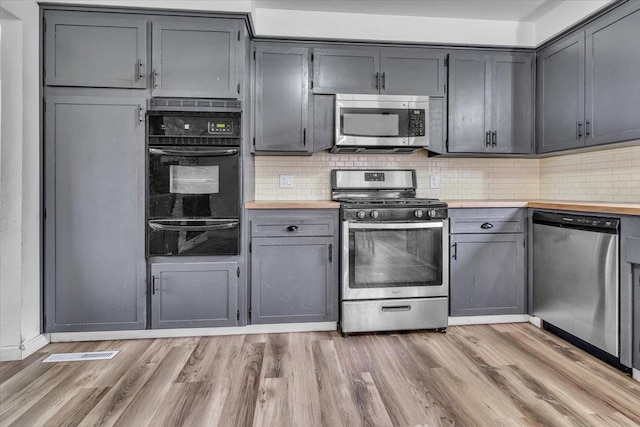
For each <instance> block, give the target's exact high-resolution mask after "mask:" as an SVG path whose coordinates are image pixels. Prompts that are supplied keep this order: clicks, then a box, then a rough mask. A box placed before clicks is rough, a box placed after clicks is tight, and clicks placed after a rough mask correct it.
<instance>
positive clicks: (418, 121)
mask: <svg viewBox="0 0 640 427" xmlns="http://www.w3.org/2000/svg"><path fill="white" fill-rule="evenodd" d="M409 136H425V123H424V110H415V109H414V110H409Z"/></svg>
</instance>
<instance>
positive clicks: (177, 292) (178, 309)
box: [151, 262, 238, 328]
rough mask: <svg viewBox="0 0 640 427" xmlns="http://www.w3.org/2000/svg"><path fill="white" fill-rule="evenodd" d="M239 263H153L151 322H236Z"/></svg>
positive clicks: (192, 325)
mask: <svg viewBox="0 0 640 427" xmlns="http://www.w3.org/2000/svg"><path fill="white" fill-rule="evenodd" d="M237 272H238V263H236V262H200V263H187V262H185V263H167V264H164V263H163V264H151V326H152V327H153V328H202V327H211V326H236V324H237V320H236V319H237V317H236V316H237V307H238V304H237V286H238V276H237Z"/></svg>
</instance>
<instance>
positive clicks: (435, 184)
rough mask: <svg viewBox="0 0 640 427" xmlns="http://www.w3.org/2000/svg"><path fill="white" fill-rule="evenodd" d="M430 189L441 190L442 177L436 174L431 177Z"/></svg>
mask: <svg viewBox="0 0 640 427" xmlns="http://www.w3.org/2000/svg"><path fill="white" fill-rule="evenodd" d="M429 188H432V189H436V188H440V175H438V174H435V173H432V174H431V175H429Z"/></svg>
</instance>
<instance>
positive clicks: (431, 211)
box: [429, 209, 438, 218]
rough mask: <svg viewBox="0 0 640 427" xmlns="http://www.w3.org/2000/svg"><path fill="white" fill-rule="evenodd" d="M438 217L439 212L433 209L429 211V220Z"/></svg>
mask: <svg viewBox="0 0 640 427" xmlns="http://www.w3.org/2000/svg"><path fill="white" fill-rule="evenodd" d="M437 215H438V211H436V210H435V209H431V210H430V211H429V218H435V217H436V216H437Z"/></svg>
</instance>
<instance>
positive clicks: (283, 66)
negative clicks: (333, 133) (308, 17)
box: [254, 43, 313, 154]
mask: <svg viewBox="0 0 640 427" xmlns="http://www.w3.org/2000/svg"><path fill="white" fill-rule="evenodd" d="M254 54H255V56H254V58H255V80H254V81H255V104H254V105H255V110H254V113H255V144H254V150H255V151H256V152H269V151H271V152H296V153H301V154H303V153H311V152H312V147H313V132H312V129H311V126H310V123H311V121H310V115H309V105H310V102H309V101H310V99H309V94H310V93H309V63H310V58H309V49H307V48H298V47H291V45H275V44H264V43H256V45H255V50H254Z"/></svg>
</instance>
